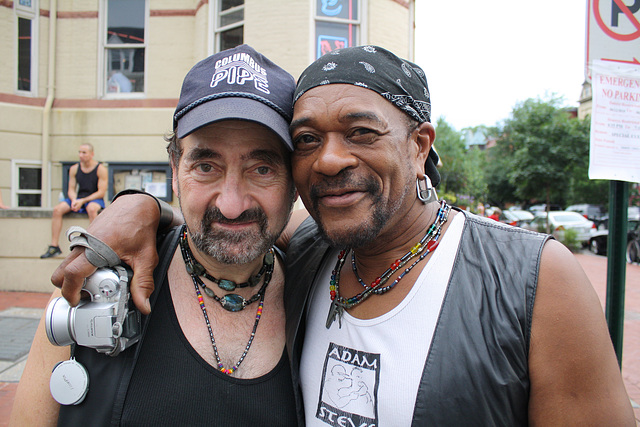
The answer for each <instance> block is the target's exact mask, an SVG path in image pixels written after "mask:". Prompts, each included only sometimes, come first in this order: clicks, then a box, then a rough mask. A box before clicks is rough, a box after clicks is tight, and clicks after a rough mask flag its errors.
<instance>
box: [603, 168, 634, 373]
mask: <svg viewBox="0 0 640 427" xmlns="http://www.w3.org/2000/svg"><path fill="white" fill-rule="evenodd" d="M628 204H629V183H628V182H625V181H611V184H610V187H609V238H608V239H607V300H606V311H605V312H606V317H607V324H608V325H609V334H610V335H611V341H612V342H613V348H614V350H615V352H616V356H617V357H618V365H620V366H622V339H623V332H624V293H625V276H626V268H627V266H626V250H627V216H628V212H627V205H628Z"/></svg>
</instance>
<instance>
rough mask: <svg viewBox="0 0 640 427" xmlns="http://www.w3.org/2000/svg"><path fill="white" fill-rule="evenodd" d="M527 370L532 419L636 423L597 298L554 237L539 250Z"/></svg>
mask: <svg viewBox="0 0 640 427" xmlns="http://www.w3.org/2000/svg"><path fill="white" fill-rule="evenodd" d="M529 374H530V380H531V395H530V401H529V421H530V423H531V425H616V426H626V425H628V426H635V425H636V423H635V419H634V414H633V410H632V409H631V404H630V401H629V397H628V395H627V392H626V390H625V387H624V383H623V381H622V375H621V374H620V369H619V366H618V361H617V359H616V356H615V352H614V349H613V345H612V343H611V339H610V337H609V332H608V329H607V325H606V321H605V317H604V313H603V311H602V305H601V303H600V300H599V299H598V296H597V294H596V293H595V290H594V289H593V287H592V286H591V283H590V282H589V279H588V278H587V276H586V274H585V273H584V271H583V270H582V268H581V267H580V265H579V264H578V262H577V260H576V259H575V257H574V256H573V254H572V253H571V252H569V250H568V249H567V248H566V247H564V246H563V245H562V244H561V243H559V242H557V241H553V240H551V241H549V242H548V243H547V244H546V245H545V247H544V249H543V252H542V260H541V265H540V274H539V278H538V288H537V292H536V300H535V303H534V309H533V320H532V329H531V345H530V350H529Z"/></svg>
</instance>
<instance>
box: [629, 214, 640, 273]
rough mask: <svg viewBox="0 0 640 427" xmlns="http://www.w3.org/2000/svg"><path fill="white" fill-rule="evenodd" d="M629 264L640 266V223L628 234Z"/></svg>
mask: <svg viewBox="0 0 640 427" xmlns="http://www.w3.org/2000/svg"><path fill="white" fill-rule="evenodd" d="M627 262H628V263H636V264H640V223H638V224H636V228H635V229H633V230H630V231H629V233H628V234H627Z"/></svg>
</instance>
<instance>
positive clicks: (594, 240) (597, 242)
mask: <svg viewBox="0 0 640 427" xmlns="http://www.w3.org/2000/svg"><path fill="white" fill-rule="evenodd" d="M639 234H640V215H638V217H637V218H636V217H633V218H629V219H628V222H627V246H628V245H629V243H630V242H631V241H632V240H633V239H634V238H635V237H636V236H638V235H639ZM608 240H609V230H597V231H596V232H594V233H593V234H592V235H591V238H590V239H589V249H590V250H591V252H593V253H594V254H597V255H606V254H607V247H608V246H607V245H608V244H609V243H608Z"/></svg>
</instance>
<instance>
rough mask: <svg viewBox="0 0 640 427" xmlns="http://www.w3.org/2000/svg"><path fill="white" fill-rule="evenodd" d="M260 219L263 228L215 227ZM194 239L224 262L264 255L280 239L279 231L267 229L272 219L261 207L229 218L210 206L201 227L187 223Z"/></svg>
mask: <svg viewBox="0 0 640 427" xmlns="http://www.w3.org/2000/svg"><path fill="white" fill-rule="evenodd" d="M247 220H257V222H258V225H259V230H258V231H255V230H247V231H239V232H238V231H233V232H230V231H224V230H222V231H214V230H212V227H211V224H213V223H215V222H220V223H236V222H245V221H247ZM187 229H188V230H189V235H190V236H191V241H192V242H193V244H194V246H195V247H196V249H197V250H198V251H199V252H201V253H202V254H204V255H207V256H209V257H211V258H213V259H215V260H216V261H218V262H220V263H222V264H247V263H249V262H251V261H253V260H255V259H257V258H259V257H261V256H263V255H264V254H265V253H266V252H267V251H268V250H269V248H271V246H273V244H274V243H275V242H276V240H277V239H278V235H279V233H278V235H271V234H269V233H268V232H267V230H268V223H267V218H266V215H265V214H264V212H263V211H262V210H260V209H252V210H249V211H245V212H243V213H242V215H240V216H239V217H238V218H236V219H234V220H228V219H226V218H224V216H223V215H222V214H221V213H220V211H219V209H217V208H208V209H207V211H206V212H205V215H204V217H203V218H202V221H201V222H200V227H199V229H198V230H192V229H191V228H189V226H188V225H187Z"/></svg>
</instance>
